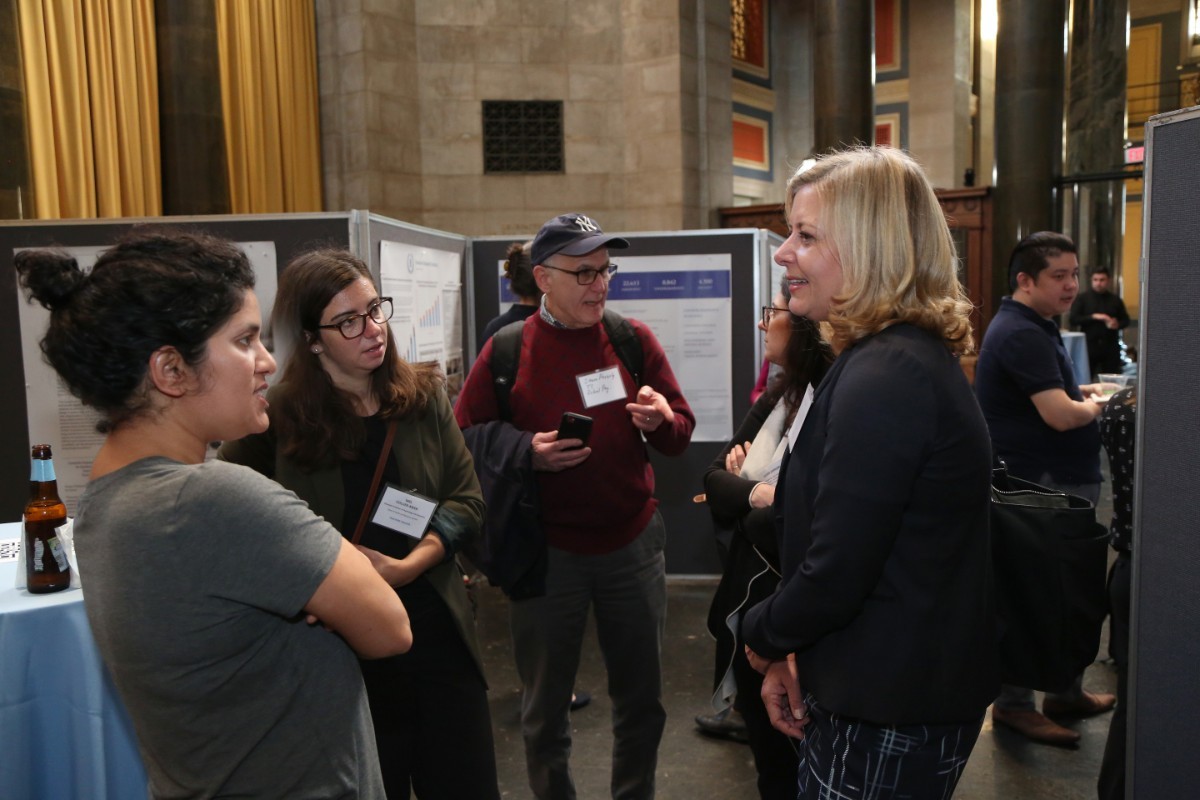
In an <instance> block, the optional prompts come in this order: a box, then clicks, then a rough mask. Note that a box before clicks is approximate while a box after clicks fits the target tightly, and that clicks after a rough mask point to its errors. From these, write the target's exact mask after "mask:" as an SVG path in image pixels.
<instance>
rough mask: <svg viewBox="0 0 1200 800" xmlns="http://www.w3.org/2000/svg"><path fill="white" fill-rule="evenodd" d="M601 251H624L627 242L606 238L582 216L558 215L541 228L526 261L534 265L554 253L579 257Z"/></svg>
mask: <svg viewBox="0 0 1200 800" xmlns="http://www.w3.org/2000/svg"><path fill="white" fill-rule="evenodd" d="M600 247H615V248H619V249H624V248H626V247H629V242H627V241H625V240H624V239H622V238H621V237H620V236H609V235H608V234H606V233H605V232H604V231H602V230H600V226H599V225H598V224H596V222H595V221H593V220H592V218H591V217H588V216H586V215H584V214H561V215H559V216H557V217H555V218H554V219H552V220H550V221H549V222H547V223H546V224H545V225H543V226H542V229H541V230H540V231H538V234H537V236H535V237H534V238H533V248H532V249H531V251H530V253H529V260H530V261H531V262H533V264H535V265H537V264H544V263H545V262H546V259H547V258H549V257H550V256H552V255H555V254H556V253H562V254H563V255H565V256H582V255H587V254H588V253H590V252H592V251H593V250H596V249H597V248H600Z"/></svg>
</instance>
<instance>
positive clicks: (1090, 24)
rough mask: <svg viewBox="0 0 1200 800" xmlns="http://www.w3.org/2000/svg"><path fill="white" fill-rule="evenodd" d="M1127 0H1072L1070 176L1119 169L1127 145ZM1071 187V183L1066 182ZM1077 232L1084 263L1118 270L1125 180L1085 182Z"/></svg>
mask: <svg viewBox="0 0 1200 800" xmlns="http://www.w3.org/2000/svg"><path fill="white" fill-rule="evenodd" d="M1128 13H1129V2H1128V0H1072V3H1071V18H1070V30H1071V33H1070V43H1071V49H1070V60H1069V69H1070V73H1069V78H1070V88H1069V90H1068V99H1067V153H1066V164H1067V167H1066V172H1067V174H1068V175H1076V176H1079V175H1088V174H1096V173H1104V172H1116V171H1119V170H1121V168H1122V165H1123V160H1124V159H1123V158H1122V155H1123V150H1124V144H1125V126H1124V124H1123V123H1122V121H1123V120H1124V118H1125V74H1126V71H1127V68H1126V52H1125V27H1126V17H1127V16H1128ZM1065 188H1068V189H1069V187H1065ZM1079 188H1080V193H1079V197H1078V200H1079V203H1078V206H1077V207H1075V210H1076V212H1077V214H1078V219H1079V227H1078V229H1077V230H1075V231H1073V234H1074V235H1075V236H1076V238H1077V241H1076V245H1077V246H1078V247H1079V263H1080V264H1081V265H1082V266H1084V267H1095V266H1106V267H1108V268H1109V269H1111V270H1113V274H1114V276H1116V275H1118V274H1119V273H1118V271H1117V266H1118V265H1117V258H1118V253H1120V252H1121V231H1120V226H1119V222H1120V214H1121V211H1122V207H1123V206H1124V201H1125V193H1124V191H1123V189H1122V185H1121V183H1120V182H1116V181H1114V182H1102V183H1083V184H1080V187H1079Z"/></svg>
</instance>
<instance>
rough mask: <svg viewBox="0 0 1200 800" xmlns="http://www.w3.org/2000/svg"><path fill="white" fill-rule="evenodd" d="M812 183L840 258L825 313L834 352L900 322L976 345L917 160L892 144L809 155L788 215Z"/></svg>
mask: <svg viewBox="0 0 1200 800" xmlns="http://www.w3.org/2000/svg"><path fill="white" fill-rule="evenodd" d="M806 186H811V187H813V188H814V189H815V190H816V192H817V196H818V197H820V199H821V208H822V224H823V226H824V228H825V234H826V237H827V240H828V241H829V242H830V243H831V244H832V246H833V249H834V251H835V255H836V256H837V257H838V259H839V260H840V261H841V265H842V276H843V284H842V289H841V292H839V294H838V295H837V296H836V297H834V298H833V303H832V307H831V308H830V312H829V325H830V326H831V328H832V329H833V337H834V338H833V344H834V347H835V348H836V349H837V350H839V351H840V350H843V349H845V348H847V347H851V346H853V345H854V344H855V343H857V342H859V341H861V340H862V339H864V338H866V337H867V336H870V335H872V334H875V333H878V332H879V331H881V330H883V329H884V328H887V327H888V326H890V325H894V324H896V323H898V322H907V323H910V324H912V325H915V326H917V327H918V328H922V329H924V330H927V331H929V332H930V333H933V334H935V335H937V336H939V337H941V339H942V340H943V341H944V342H945V343H946V346H947V347H948V348H950V350H951V352H953V353H955V354H960V355H961V354H963V353H967V352H970V351H971V350H972V349H973V347H974V336H973V335H972V332H971V321H970V316H969V315H970V312H971V303H970V302H969V301H968V300H967V295H966V292H965V291H964V289H963V287H962V285H961V284H960V283H959V281H958V269H957V257H956V255H955V251H954V242H953V240H952V239H951V238H950V228H949V226H947V224H946V218H945V216H944V215H943V214H942V209H941V206H939V205H938V201H937V197H936V196H935V195H934V193H933V187H931V186H930V185H929V179H928V178H926V177H925V173H924V171H923V170H922V169H921V167H920V165H918V164H917V162H916V161H914V160H913V159H912V158H911V157H910V156H909V155H907V154H906V153H903V152H901V151H899V150H893V149H892V148H888V147H857V148H852V149H848V150H842V151H838V152H834V153H830V154H829V155H826V156H822V157H820V158H818V159H817V160H816V161H815V162H807V163H806V164H805V165H803V166H801V167H800V169H798V170H797V171H796V173H795V174H794V175H793V176H792V177H791V179H790V180H789V181H788V185H787V202H786V209H787V212H788V216H789V217H790V216H791V210H792V202H793V201H794V200H795V198H796V193H797V192H799V191H800V190H801V189H802V188H804V187H806Z"/></svg>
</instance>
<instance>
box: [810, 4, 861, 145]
mask: <svg viewBox="0 0 1200 800" xmlns="http://www.w3.org/2000/svg"><path fill="white" fill-rule="evenodd" d="M813 5H814V10H813V21H814V23H815V35H814V37H813V115H814V119H815V128H816V131H815V137H814V138H815V141H814V144H813V149H814V150H815V151H816V152H818V153H822V152H826V151H828V150H830V149H832V148H835V147H839V146H845V145H850V144H854V143H860V144H871V143H872V142H874V141H875V83H874V72H875V70H874V63H875V6H874V3H873V2H872V0H816V2H815V3H814V4H813Z"/></svg>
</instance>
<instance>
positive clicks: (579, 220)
mask: <svg viewBox="0 0 1200 800" xmlns="http://www.w3.org/2000/svg"><path fill="white" fill-rule="evenodd" d="M575 224H576V225H578V226H579V230H581V231H587V232H588V233H595V232H596V231H598V230H600V226H599V225H597V224H596V223H594V222H592V221H591V219H589V218H588V217H585V216H584V215H583V214H580V215H579V216H578V217H576V218H575Z"/></svg>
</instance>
